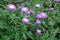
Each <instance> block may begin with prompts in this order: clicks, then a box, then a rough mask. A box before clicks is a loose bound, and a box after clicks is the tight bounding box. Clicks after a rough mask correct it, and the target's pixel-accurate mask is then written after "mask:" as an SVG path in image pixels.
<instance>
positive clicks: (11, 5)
mask: <svg viewBox="0 0 60 40" xmlns="http://www.w3.org/2000/svg"><path fill="white" fill-rule="evenodd" d="M8 10H10V11H12V10H16V6H15V5H13V4H8Z"/></svg>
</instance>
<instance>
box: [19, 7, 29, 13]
mask: <svg viewBox="0 0 60 40" xmlns="http://www.w3.org/2000/svg"><path fill="white" fill-rule="evenodd" d="M20 9H21V12H24V13H26V12H27V11H28V8H27V7H21V8H20Z"/></svg>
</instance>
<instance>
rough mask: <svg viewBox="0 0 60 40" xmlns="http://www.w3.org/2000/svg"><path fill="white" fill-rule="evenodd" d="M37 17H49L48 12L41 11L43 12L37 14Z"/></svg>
mask: <svg viewBox="0 0 60 40" xmlns="http://www.w3.org/2000/svg"><path fill="white" fill-rule="evenodd" d="M36 17H37V18H38V19H39V18H41V19H44V18H47V13H45V12H41V13H39V14H37V16H36Z"/></svg>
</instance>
